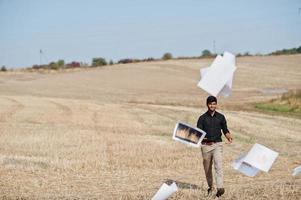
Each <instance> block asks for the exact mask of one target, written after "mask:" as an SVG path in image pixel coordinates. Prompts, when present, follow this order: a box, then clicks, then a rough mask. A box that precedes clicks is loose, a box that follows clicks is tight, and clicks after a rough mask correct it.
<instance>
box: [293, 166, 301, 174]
mask: <svg viewBox="0 0 301 200" xmlns="http://www.w3.org/2000/svg"><path fill="white" fill-rule="evenodd" d="M300 173H301V165H300V166H299V167H296V168H295V169H294V171H293V176H297V175H298V174H300Z"/></svg>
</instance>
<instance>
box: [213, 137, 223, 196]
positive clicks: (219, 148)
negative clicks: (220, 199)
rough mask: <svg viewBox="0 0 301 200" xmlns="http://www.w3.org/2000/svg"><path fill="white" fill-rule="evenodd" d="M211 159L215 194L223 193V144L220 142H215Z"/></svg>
mask: <svg viewBox="0 0 301 200" xmlns="http://www.w3.org/2000/svg"><path fill="white" fill-rule="evenodd" d="M213 161H214V169H215V178H216V187H217V194H216V195H217V196H221V195H223V194H224V192H225V190H224V185H223V182H224V174H223V145H222V143H217V144H216V148H215V149H214V151H213Z"/></svg>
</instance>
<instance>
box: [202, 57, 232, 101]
mask: <svg viewBox="0 0 301 200" xmlns="http://www.w3.org/2000/svg"><path fill="white" fill-rule="evenodd" d="M235 70H236V66H235V56H234V55H233V54H231V53H229V52H225V53H224V54H223V56H220V55H218V56H217V57H216V58H215V60H214V61H213V63H212V64H211V66H210V67H207V68H203V69H201V80H200V82H199V83H198V87H200V88H202V89H203V90H205V91H206V92H208V93H209V94H211V95H213V96H217V95H218V94H221V95H223V96H224V97H228V96H229V95H230V94H231V90H232V80H233V75H234V72H235Z"/></svg>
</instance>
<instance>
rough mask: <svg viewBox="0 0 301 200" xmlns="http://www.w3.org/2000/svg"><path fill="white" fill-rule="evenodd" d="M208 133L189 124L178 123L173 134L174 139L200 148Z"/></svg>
mask: <svg viewBox="0 0 301 200" xmlns="http://www.w3.org/2000/svg"><path fill="white" fill-rule="evenodd" d="M205 135H206V132H205V131H203V130H201V129H198V128H196V127H192V126H189V125H188V124H185V123H182V122H178V123H177V124H176V126H175V129H174V132H173V137H172V138H173V139H174V140H176V141H179V142H181V143H184V144H188V145H190V146H193V147H200V146H201V142H202V140H203V139H204V137H205Z"/></svg>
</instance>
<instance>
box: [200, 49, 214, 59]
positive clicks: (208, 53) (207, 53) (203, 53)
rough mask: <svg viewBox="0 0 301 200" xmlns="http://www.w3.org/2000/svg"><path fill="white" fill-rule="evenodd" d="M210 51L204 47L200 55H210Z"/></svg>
mask: <svg viewBox="0 0 301 200" xmlns="http://www.w3.org/2000/svg"><path fill="white" fill-rule="evenodd" d="M211 56H212V53H211V52H210V51H209V50H208V49H205V50H204V51H202V57H211Z"/></svg>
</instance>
